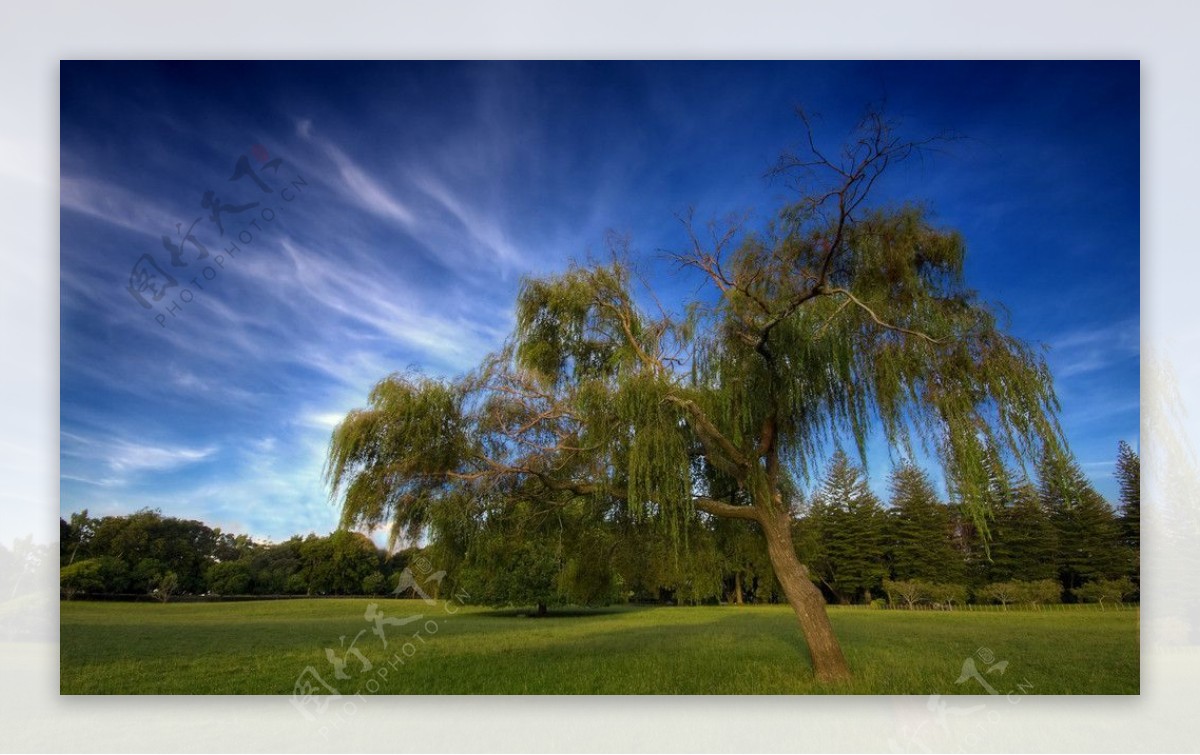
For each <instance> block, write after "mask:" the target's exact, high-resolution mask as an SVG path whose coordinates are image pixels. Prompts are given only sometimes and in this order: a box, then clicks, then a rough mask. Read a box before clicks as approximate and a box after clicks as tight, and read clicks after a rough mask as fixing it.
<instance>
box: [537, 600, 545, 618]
mask: <svg viewBox="0 0 1200 755" xmlns="http://www.w3.org/2000/svg"><path fill="white" fill-rule="evenodd" d="M537 609H538V611H537V615H538V616H545V615H546V604H545V603H538V605H537Z"/></svg>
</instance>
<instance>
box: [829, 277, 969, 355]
mask: <svg viewBox="0 0 1200 755" xmlns="http://www.w3.org/2000/svg"><path fill="white" fill-rule="evenodd" d="M829 293H831V294H841V295H843V296H845V297H846V298H847V299H849V300H850V301H852V302H854V304H856V305H857V306H858V307H859V308H860V309H862V310H863V311H864V312H866V313H867V315H868V316H869V317H870V318H871V319H872V320H874V321H875V324H877V325H879V326H880V327H882V328H886V329H887V330H894V331H896V332H897V333H904V334H905V335H910V336H914V337H916V338H922V339H924V340H926V341H928V342H929V343H932V344H935V345H936V344H940V343H945V342H946V339H944V338H934V337H933V336H931V335H929V334H928V333H922V332H921V331H919V330H910V329H909V328H903V327H901V326H899V325H892V324H891V323H889V322H885V321H884V320H883V319H882V318H880V317H879V315H877V314H875V310H873V309H871V308H870V307H868V306H867V305H866V304H864V303H863V302H862V300H861V299H859V298H858V297H857V296H855V295H854V294H852V293H850V292H849V291H847V290H846V289H844V288H831V289H829Z"/></svg>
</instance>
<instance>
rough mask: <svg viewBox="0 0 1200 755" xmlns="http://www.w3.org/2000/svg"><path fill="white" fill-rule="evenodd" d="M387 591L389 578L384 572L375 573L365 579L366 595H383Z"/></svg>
mask: <svg viewBox="0 0 1200 755" xmlns="http://www.w3.org/2000/svg"><path fill="white" fill-rule="evenodd" d="M386 590H387V577H385V576H383V572H378V571H373V572H371V573H370V574H368V575H367V576H365V577H363V583H362V591H363V594H364V595H382V594H383V593H384V592H385V591H386Z"/></svg>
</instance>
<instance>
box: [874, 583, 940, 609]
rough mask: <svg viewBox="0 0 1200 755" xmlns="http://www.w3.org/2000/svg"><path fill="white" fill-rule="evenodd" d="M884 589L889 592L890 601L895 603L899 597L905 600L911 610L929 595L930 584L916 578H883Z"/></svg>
mask: <svg viewBox="0 0 1200 755" xmlns="http://www.w3.org/2000/svg"><path fill="white" fill-rule="evenodd" d="M883 591H884V592H885V593H887V596H888V602H889V603H895V602H897V599H899V600H902V601H904V602H905V603H906V604H907V605H908V608H909V610H912V608H913V606H915V605H916V604H917V603H920V602H921V601H922V600H925V599H926V598H927V597H929V586H928V585H926V584H925V583H923V582H917V581H914V580H899V581H897V580H891V579H885V580H883Z"/></svg>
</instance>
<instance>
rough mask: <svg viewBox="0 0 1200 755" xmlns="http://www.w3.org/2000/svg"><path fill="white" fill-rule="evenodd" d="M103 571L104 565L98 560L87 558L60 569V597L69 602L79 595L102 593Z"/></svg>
mask: <svg viewBox="0 0 1200 755" xmlns="http://www.w3.org/2000/svg"><path fill="white" fill-rule="evenodd" d="M103 570H104V564H103V563H101V561H100V559H98V558H88V559H84V560H83V561H76V562H74V563H72V564H68V565H67V566H64V567H62V569H61V570H60V572H59V587H60V589H61V590H62V596H63V597H64V598H66V599H67V600H71V599H72V598H74V597H75V596H76V595H78V594H79V593H91V592H102V591H103V590H104V574H103Z"/></svg>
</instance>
